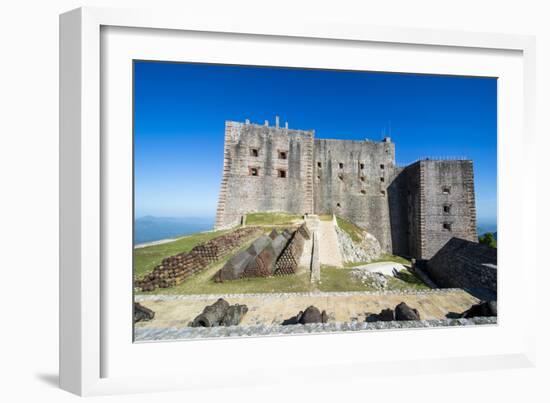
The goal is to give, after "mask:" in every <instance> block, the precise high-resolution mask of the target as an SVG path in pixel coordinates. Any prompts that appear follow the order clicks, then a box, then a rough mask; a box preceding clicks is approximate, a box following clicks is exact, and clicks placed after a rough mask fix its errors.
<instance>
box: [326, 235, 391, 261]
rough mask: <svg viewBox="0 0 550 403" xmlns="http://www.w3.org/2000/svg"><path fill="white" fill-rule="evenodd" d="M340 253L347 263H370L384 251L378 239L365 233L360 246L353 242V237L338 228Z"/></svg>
mask: <svg viewBox="0 0 550 403" xmlns="http://www.w3.org/2000/svg"><path fill="white" fill-rule="evenodd" d="M336 234H337V236H338V243H339V244H340V253H341V255H342V257H343V260H344V261H345V262H350V263H356V262H370V261H372V260H375V259H378V258H379V257H380V256H381V255H382V249H381V248H380V243H379V242H378V241H377V239H376V238H375V237H374V236H372V235H371V234H369V233H368V232H364V233H363V240H362V242H361V243H360V244H358V243H355V242H353V240H352V239H351V237H350V236H349V235H348V234H347V233H346V232H345V231H344V230H342V229H341V228H339V227H336Z"/></svg>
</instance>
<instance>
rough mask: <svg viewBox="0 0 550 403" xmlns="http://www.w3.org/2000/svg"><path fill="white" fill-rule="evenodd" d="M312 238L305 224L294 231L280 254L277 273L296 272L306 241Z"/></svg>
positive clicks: (279, 274)
mask: <svg viewBox="0 0 550 403" xmlns="http://www.w3.org/2000/svg"><path fill="white" fill-rule="evenodd" d="M306 239H310V233H309V230H308V228H307V226H306V225H305V224H303V225H302V226H301V227H300V228H298V230H297V231H295V232H294V234H293V235H292V238H291V239H290V241H289V243H288V245H287V247H286V248H285V250H283V253H281V255H280V256H279V259H278V260H277V263H276V265H275V273H274V274H275V275H276V276H285V275H289V274H294V273H296V270H297V269H298V265H299V263H300V258H301V257H302V253H303V251H304V241H305V240H306Z"/></svg>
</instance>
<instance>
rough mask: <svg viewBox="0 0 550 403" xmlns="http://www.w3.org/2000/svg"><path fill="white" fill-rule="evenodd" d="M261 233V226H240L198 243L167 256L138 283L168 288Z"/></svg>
mask: <svg viewBox="0 0 550 403" xmlns="http://www.w3.org/2000/svg"><path fill="white" fill-rule="evenodd" d="M260 233H261V229H260V228H258V227H244V228H239V229H237V230H235V231H233V232H231V233H229V234H225V235H222V236H219V237H217V238H214V239H211V240H210V241H207V242H205V243H203V244H199V245H197V246H195V247H194V248H193V249H191V251H189V252H184V253H180V254H178V255H174V256H170V257H167V258H165V259H163V260H162V263H161V264H159V265H157V266H155V268H154V269H153V271H152V272H151V273H149V274H148V275H146V276H145V277H143V278H142V279H140V280H136V282H135V286H136V287H138V288H140V289H141V290H142V291H153V290H154V289H156V288H157V287H160V288H168V287H173V286H175V285H178V284H180V283H181V282H182V281H184V280H185V279H187V278H189V277H190V276H192V275H193V274H195V273H197V272H200V271H202V270H204V269H205V268H206V267H207V266H208V265H209V264H210V263H212V262H215V261H217V260H219V259H220V258H222V257H223V256H225V255H226V254H228V253H229V252H230V251H232V250H233V249H235V248H237V247H239V246H240V245H242V243H243V242H245V241H246V240H248V239H251V238H252V237H254V236H257V235H258V234H260Z"/></svg>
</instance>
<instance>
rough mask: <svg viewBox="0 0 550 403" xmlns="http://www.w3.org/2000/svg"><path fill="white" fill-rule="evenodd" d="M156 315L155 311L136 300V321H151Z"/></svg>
mask: <svg viewBox="0 0 550 403" xmlns="http://www.w3.org/2000/svg"><path fill="white" fill-rule="evenodd" d="M154 317H155V312H153V311H152V310H151V309H149V308H146V307H144V306H143V305H141V304H140V303H139V302H134V323H137V322H141V321H149V320H152V319H153V318H154Z"/></svg>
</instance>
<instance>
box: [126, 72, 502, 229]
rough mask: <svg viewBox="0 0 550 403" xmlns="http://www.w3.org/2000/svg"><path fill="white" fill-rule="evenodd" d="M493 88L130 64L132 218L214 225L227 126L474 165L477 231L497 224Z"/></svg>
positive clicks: (356, 75)
mask: <svg viewBox="0 0 550 403" xmlns="http://www.w3.org/2000/svg"><path fill="white" fill-rule="evenodd" d="M496 91H497V82H496V79H493V78H473V77H449V76H430V75H416V74H390V73H371V72H350V71H328V70H306V69H288V68H276V67H274V68H265V67H250V66H227V65H204V64H184V63H158V62H142V61H136V62H135V64H134V103H135V104H134V135H135V139H134V141H135V213H136V217H141V216H144V215H155V216H165V217H168V216H169V217H208V216H210V217H212V216H214V215H215V211H216V202H217V197H218V191H219V186H220V180H221V173H222V157H223V136H224V122H225V120H236V121H244V120H245V119H250V120H251V121H252V122H256V123H263V121H264V120H265V119H268V120H269V121H270V124H273V122H274V117H275V115H279V116H280V117H281V121H282V122H284V121H288V122H289V127H290V128H294V129H315V133H316V137H318V138H335V139H336V138H338V139H365V138H368V139H372V140H379V139H381V138H382V136H383V134H384V133H386V134H388V133H389V131H390V127H391V137H392V140H393V141H394V142H395V144H396V160H397V163H398V164H399V165H406V164H408V163H410V162H412V161H414V160H416V159H419V158H423V157H456V156H465V157H468V158H471V159H473V161H474V175H475V188H476V204H477V210H478V221H479V222H480V223H486V222H487V223H495V222H496V178H497V165H496V164H497V162H496V158H497V156H496V147H497V123H496V119H497V109H496V108H497V104H496V99H497V97H496Z"/></svg>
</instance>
